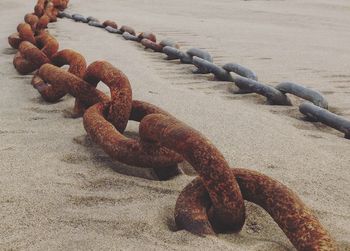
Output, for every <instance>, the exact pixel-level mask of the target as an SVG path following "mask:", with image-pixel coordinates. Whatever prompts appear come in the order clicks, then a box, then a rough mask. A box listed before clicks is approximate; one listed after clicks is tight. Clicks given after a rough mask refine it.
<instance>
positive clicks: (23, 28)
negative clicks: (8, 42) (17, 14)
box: [17, 23, 36, 45]
mask: <svg viewBox="0 0 350 251" xmlns="http://www.w3.org/2000/svg"><path fill="white" fill-rule="evenodd" d="M17 31H18V34H19V37H20V39H21V40H22V41H28V42H30V43H32V44H34V45H35V44H36V42H35V37H34V32H33V30H32V27H31V26H30V25H29V24H27V23H20V24H19V25H18V26H17Z"/></svg>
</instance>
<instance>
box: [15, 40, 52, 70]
mask: <svg viewBox="0 0 350 251" xmlns="http://www.w3.org/2000/svg"><path fill="white" fill-rule="evenodd" d="M18 51H19V55H18V54H16V56H15V58H14V60H13V64H14V66H15V68H16V69H17V71H18V72H19V73H20V74H23V75H26V74H28V73H31V72H32V71H34V70H35V69H38V68H39V67H40V66H41V65H43V64H45V63H49V62H50V59H49V58H48V57H47V56H46V55H45V53H43V52H42V51H41V50H39V49H38V48H37V47H36V46H35V45H33V44H32V43H29V42H27V41H23V42H22V43H21V44H20V45H19V47H18ZM20 57H23V59H20ZM28 62H30V66H29V64H28Z"/></svg>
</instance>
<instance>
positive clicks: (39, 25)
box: [8, 0, 350, 251]
mask: <svg viewBox="0 0 350 251" xmlns="http://www.w3.org/2000/svg"><path fill="white" fill-rule="evenodd" d="M68 2H69V0H38V1H37V4H36V5H35V8H34V12H33V13H29V14H27V15H25V18H24V21H25V22H24V23H21V24H19V25H18V27H17V32H16V33H14V34H12V35H10V36H9V38H8V42H9V44H10V45H11V47H13V48H14V49H17V50H18V51H17V53H16V55H15V56H14V60H13V64H14V66H15V68H16V69H17V71H18V73H19V74H22V75H26V74H30V73H34V76H33V78H32V85H33V87H34V88H36V89H37V90H38V92H39V94H40V95H41V96H42V98H43V99H44V100H45V101H47V102H59V100H60V99H61V98H62V97H63V96H65V95H67V94H69V95H72V96H73V97H75V106H74V112H73V114H72V117H83V123H84V128H85V130H86V132H87V134H88V135H89V137H91V138H92V140H93V141H94V142H95V143H96V144H98V145H99V146H100V147H101V148H102V149H103V150H104V151H105V152H106V153H107V154H108V155H109V156H110V157H111V158H112V159H114V160H117V161H119V162H122V163H125V164H128V165H133V166H138V167H143V168H152V169H154V171H155V173H156V175H157V176H158V178H159V180H167V179H170V178H172V177H174V176H176V175H179V174H182V173H183V172H182V170H181V168H180V167H179V165H178V164H179V163H181V162H183V161H187V162H188V163H190V164H191V165H192V166H193V168H194V169H195V170H196V171H197V173H198V177H197V178H195V179H194V180H193V181H192V182H191V183H190V184H189V185H188V186H186V187H185V188H184V190H183V191H182V192H181V194H180V195H179V198H178V200H177V202H176V207H175V213H174V215H175V222H176V225H177V226H178V229H179V230H180V229H186V230H187V231H189V232H191V233H193V234H197V235H201V236H205V235H214V234H216V233H220V232H237V231H239V230H241V229H242V227H243V225H244V222H245V217H246V209H245V205H244V200H248V201H251V202H253V203H255V204H257V205H259V206H261V207H262V208H264V209H265V210H266V211H267V212H268V213H269V214H270V215H271V217H272V218H273V219H274V221H275V222H276V223H277V224H278V225H279V226H280V228H281V229H282V230H283V232H284V233H285V234H286V236H287V237H288V238H289V240H290V241H291V243H292V244H293V245H294V247H295V248H296V249H297V250H305V251H309V250H337V245H336V242H335V241H334V240H333V239H332V237H331V236H330V235H329V233H328V232H327V230H326V229H325V228H324V227H323V226H322V224H321V223H320V222H319V220H318V219H317V217H316V216H315V214H314V213H313V212H312V210H311V209H309V208H308V207H307V206H306V205H305V204H304V203H303V202H302V201H301V199H300V198H299V197H298V196H297V195H296V194H295V193H294V192H293V191H292V190H290V189H289V188H287V187H286V186H285V185H283V184H281V183H280V182H278V181H277V180H274V179H272V178H270V177H268V176H266V175H264V174H261V173H258V172H256V171H252V170H248V169H241V168H231V167H230V166H229V164H228V162H227V161H226V160H225V158H224V157H223V155H222V154H221V152H220V151H219V150H218V149H217V148H216V147H215V146H214V145H213V144H212V143H211V142H210V141H209V139H207V138H206V137H205V136H204V135H202V134H201V133H200V132H198V131H196V130H195V129H193V128H191V127H189V126H188V125H186V124H184V123H183V122H181V121H179V120H177V119H176V117H175V116H173V115H171V114H169V113H168V112H166V111H164V110H163V109H161V108H159V107H157V106H155V105H153V104H150V103H147V102H144V101H140V100H133V98H132V88H131V84H130V82H129V80H128V78H127V76H126V75H125V74H124V73H123V72H122V71H121V70H119V69H118V68H116V67H115V66H113V65H112V64H110V63H109V62H106V61H96V62H93V63H91V64H89V65H88V64H87V62H86V60H85V58H84V57H83V55H81V54H80V53H78V52H76V51H73V50H71V49H63V50H60V51H59V44H58V42H57V40H56V39H55V38H54V37H53V36H52V35H50V33H49V32H48V30H47V25H48V23H49V22H56V21H57V17H60V18H63V17H66V18H72V19H74V20H76V21H79V22H84V23H88V24H89V25H91V26H94V27H99V28H105V29H106V30H107V31H108V32H110V33H116V34H122V35H123V37H124V38H125V39H128V40H132V41H137V42H139V43H141V44H142V45H144V46H145V47H147V48H150V49H152V50H153V51H155V52H164V53H165V54H167V58H168V59H169V60H174V59H180V60H181V62H182V63H186V64H194V65H195V66H197V68H198V69H197V70H196V71H195V73H198V74H207V73H213V74H214V75H215V76H216V78H217V79H219V80H222V81H232V82H234V83H235V84H236V85H237V86H238V87H239V88H240V93H248V92H255V93H259V94H262V95H264V96H266V97H267V99H268V101H269V102H270V103H271V104H275V105H291V102H290V100H289V99H288V97H287V96H286V95H285V94H286V93H291V94H294V95H296V96H299V97H301V98H303V99H306V100H308V101H310V102H311V103H306V104H302V105H301V106H300V111H301V112H302V113H304V114H307V116H310V117H312V118H313V119H317V120H318V121H322V122H323V123H326V124H328V125H330V126H332V127H335V128H337V129H338V130H340V131H343V132H344V133H345V134H346V135H347V136H349V128H350V126H349V122H348V121H346V120H344V119H343V118H340V117H339V116H337V115H335V114H333V113H330V112H328V111H327V108H328V104H327V101H326V100H325V99H324V97H323V96H322V95H321V94H320V93H318V92H316V91H313V90H310V89H307V88H305V87H303V86H300V85H297V84H293V83H282V84H280V85H278V86H277V87H276V88H274V87H271V86H268V85H265V84H262V83H260V82H258V78H257V76H256V74H255V73H254V72H252V71H251V70H249V69H247V68H245V67H243V66H241V65H238V64H234V63H229V64H226V65H224V66H223V67H219V66H217V65H215V64H214V63H213V59H212V56H211V55H210V54H209V53H208V52H206V51H204V50H200V49H197V48H192V49H190V50H188V51H186V52H182V51H180V50H179V45H178V44H177V43H175V42H173V41H171V40H163V41H161V42H160V43H157V42H156V41H157V40H156V36H155V35H154V34H152V33H148V32H143V33H140V34H139V35H136V32H135V30H134V29H133V28H131V27H128V26H122V27H121V28H120V29H118V25H117V23H116V22H114V21H111V20H106V21H105V22H103V23H100V22H99V21H98V20H97V19H96V18H93V17H87V18H85V17H84V16H82V15H79V14H74V15H70V14H68V13H65V12H62V11H63V10H64V9H65V8H67V6H68ZM63 65H68V66H69V68H68V69H67V70H65V69H62V68H60V67H62V66H63ZM230 72H233V73H236V74H237V75H239V76H232V75H231V74H230ZM100 82H102V83H104V84H105V85H107V86H108V87H109V89H110V95H107V94H105V93H103V92H102V91H100V90H98V89H97V85H98V84H99V83H100ZM128 120H133V121H137V122H139V136H140V137H139V139H131V138H128V137H126V136H125V135H124V134H123V132H124V130H125V128H126V126H127V123H128Z"/></svg>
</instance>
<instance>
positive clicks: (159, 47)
mask: <svg viewBox="0 0 350 251" xmlns="http://www.w3.org/2000/svg"><path fill="white" fill-rule="evenodd" d="M141 44H142V45H143V46H145V47H146V48H147V49H151V50H153V51H155V52H162V51H163V46H162V45H160V44H157V43H155V42H153V41H151V40H149V39H147V38H144V39H142V40H141Z"/></svg>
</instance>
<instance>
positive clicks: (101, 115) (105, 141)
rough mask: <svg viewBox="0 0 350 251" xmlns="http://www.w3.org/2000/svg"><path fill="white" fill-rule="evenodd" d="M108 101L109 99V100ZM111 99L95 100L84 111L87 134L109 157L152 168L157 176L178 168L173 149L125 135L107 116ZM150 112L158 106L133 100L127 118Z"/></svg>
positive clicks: (165, 174)
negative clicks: (102, 101) (103, 101)
mask: <svg viewBox="0 0 350 251" xmlns="http://www.w3.org/2000/svg"><path fill="white" fill-rule="evenodd" d="M111 102H112V101H111ZM111 105H112V103H98V104H96V105H93V106H91V107H90V108H89V109H88V110H87V111H86V112H85V113H84V127H85V130H86V132H87V133H88V135H90V137H91V138H92V139H93V141H94V142H96V143H97V144H98V145H100V146H101V147H102V149H103V150H104V151H105V152H106V153H107V154H108V155H109V156H111V157H112V158H113V159H115V160H118V161H120V162H122V163H125V164H128V165H133V166H138V167H145V168H153V169H154V170H155V172H156V174H157V176H158V178H159V179H161V180H164V179H168V178H170V177H171V176H173V175H176V174H178V173H180V172H181V171H180V170H179V169H178V167H177V163H179V162H181V161H182V160H183V159H182V158H181V157H180V156H179V155H177V154H176V153H174V152H172V151H170V150H168V149H166V148H164V147H160V146H159V145H157V144H151V143H145V142H140V141H139V140H136V139H131V138H127V137H125V136H124V135H123V134H122V133H121V132H120V131H119V130H117V129H116V128H115V127H114V125H113V124H112V123H110V122H109V119H107V116H108V114H109V113H110V110H111ZM152 113H162V114H164V115H165V116H168V114H167V113H166V112H164V111H163V110H162V109H160V108H158V107H156V106H153V105H150V104H148V103H145V102H142V101H133V102H132V110H131V114H130V119H131V120H136V121H140V120H141V119H142V118H143V117H144V116H146V115H148V114H152Z"/></svg>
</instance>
